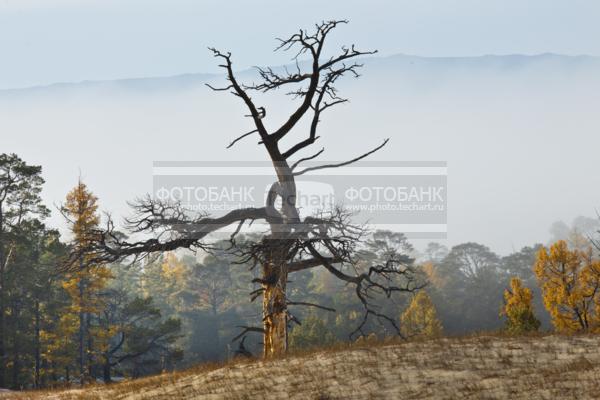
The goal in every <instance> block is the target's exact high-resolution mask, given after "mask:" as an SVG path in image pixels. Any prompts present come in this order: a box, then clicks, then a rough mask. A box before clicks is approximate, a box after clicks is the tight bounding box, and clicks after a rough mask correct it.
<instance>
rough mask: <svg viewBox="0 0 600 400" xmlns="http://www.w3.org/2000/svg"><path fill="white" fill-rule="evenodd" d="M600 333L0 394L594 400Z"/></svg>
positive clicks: (377, 351) (455, 343) (470, 341)
mask: <svg viewBox="0 0 600 400" xmlns="http://www.w3.org/2000/svg"><path fill="white" fill-rule="evenodd" d="M599 393H600V336H575V337H563V336H543V337H521V338H507V337H494V336H477V337H471V338H454V339H440V340H435V341H424V342H411V343H399V344H398V343H393V344H376V345H370V346H368V345H364V346H361V345H355V346H354V347H353V348H349V349H348V348H347V349H339V350H330V351H321V352H315V353H312V354H306V355H297V356H290V357H288V358H286V359H280V360H274V361H270V362H240V363H234V364H230V365H225V366H221V367H207V366H204V367H200V368H197V369H192V370H188V371H184V372H178V373H175V374H164V375H160V376H155V377H151V378H146V379H140V380H136V381H131V382H125V383H120V384H115V385H111V386H94V387H89V388H87V389H85V390H81V389H74V390H68V391H54V392H47V391H46V392H23V393H14V394H4V396H0V398H2V399H42V398H44V399H111V400H116V399H132V400H133V399H170V400H171V399H262V398H264V399H400V398H402V399H456V398H467V399H521V398H522V399H596V398H598V394H599Z"/></svg>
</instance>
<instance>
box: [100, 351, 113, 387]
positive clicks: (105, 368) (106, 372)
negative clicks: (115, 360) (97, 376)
mask: <svg viewBox="0 0 600 400" xmlns="http://www.w3.org/2000/svg"><path fill="white" fill-rule="evenodd" d="M109 360H110V358H109V356H105V360H104V365H103V367H102V376H103V379H104V383H110V382H112V379H111V377H110V361H109Z"/></svg>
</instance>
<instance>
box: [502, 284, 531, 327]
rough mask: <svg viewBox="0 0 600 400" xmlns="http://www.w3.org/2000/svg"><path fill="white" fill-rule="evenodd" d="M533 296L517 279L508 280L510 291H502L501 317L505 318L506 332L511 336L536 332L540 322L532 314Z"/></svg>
mask: <svg viewBox="0 0 600 400" xmlns="http://www.w3.org/2000/svg"><path fill="white" fill-rule="evenodd" d="M532 298H533V296H532V294H531V290H530V289H529V288H526V287H523V284H522V283H521V280H520V279H519V278H516V277H515V278H512V279H511V280H510V289H506V290H505V291H504V307H503V308H502V312H501V315H504V316H506V331H507V332H508V333H511V334H522V333H525V332H536V331H537V330H538V329H539V328H540V321H539V320H538V319H537V318H536V317H535V315H534V314H533V306H532V303H531V300H532Z"/></svg>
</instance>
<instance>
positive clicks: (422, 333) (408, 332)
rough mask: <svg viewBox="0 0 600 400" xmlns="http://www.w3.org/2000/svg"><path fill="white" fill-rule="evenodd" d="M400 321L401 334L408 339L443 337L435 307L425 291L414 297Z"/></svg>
mask: <svg viewBox="0 0 600 400" xmlns="http://www.w3.org/2000/svg"><path fill="white" fill-rule="evenodd" d="M400 320H401V332H402V334H403V335H404V336H405V337H408V338H412V337H418V338H427V339H428V338H435V337H439V336H441V335H442V332H443V328H442V323H441V322H440V320H439V319H438V317H437V312H436V310H435V306H434V305H433V302H432V301H431V299H430V298H429V296H428V295H427V292H425V291H424V290H422V291H419V292H418V293H417V294H416V295H415V296H414V297H413V299H412V301H411V303H410V305H409V306H408V308H407V309H406V310H405V311H404V312H403V313H402V316H401V317H400Z"/></svg>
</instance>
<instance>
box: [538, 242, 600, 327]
mask: <svg viewBox="0 0 600 400" xmlns="http://www.w3.org/2000/svg"><path fill="white" fill-rule="evenodd" d="M534 272H535V274H536V276H537V279H538V281H539V283H540V286H541V289H542V295H543V299H544V305H545V306H546V309H547V310H548V312H549V313H550V316H551V317H552V323H553V325H554V327H555V328H556V330H557V331H559V332H561V333H575V332H598V331H600V261H598V260H594V258H593V257H592V250H591V249H588V250H579V249H573V250H571V249H569V248H568V246H567V243H566V242H565V241H562V240H561V241H558V242H556V243H554V244H553V245H552V246H550V248H549V249H547V248H545V247H542V248H541V249H540V251H539V252H538V254H537V260H536V263H535V266H534Z"/></svg>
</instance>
